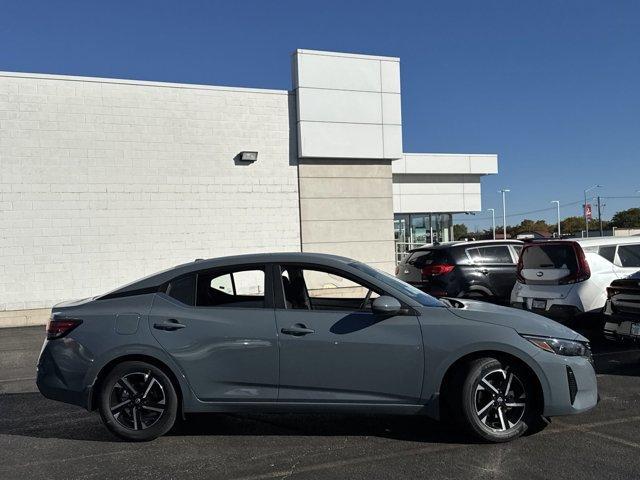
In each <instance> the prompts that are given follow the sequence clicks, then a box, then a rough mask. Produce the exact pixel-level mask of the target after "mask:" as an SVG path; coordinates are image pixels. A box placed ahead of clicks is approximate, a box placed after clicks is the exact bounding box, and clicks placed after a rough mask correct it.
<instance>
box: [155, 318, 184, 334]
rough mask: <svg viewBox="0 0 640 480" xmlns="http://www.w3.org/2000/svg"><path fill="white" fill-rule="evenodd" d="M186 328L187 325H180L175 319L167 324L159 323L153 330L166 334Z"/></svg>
mask: <svg viewBox="0 0 640 480" xmlns="http://www.w3.org/2000/svg"><path fill="white" fill-rule="evenodd" d="M184 327H186V325H183V324H182V323H178V321H177V320H175V319H173V318H172V319H171V320H167V321H166V322H159V323H154V324H153V328H155V329H157V330H164V331H166V332H173V331H175V330H180V329H181V328H184Z"/></svg>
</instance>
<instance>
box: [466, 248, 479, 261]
mask: <svg viewBox="0 0 640 480" xmlns="http://www.w3.org/2000/svg"><path fill="white" fill-rule="evenodd" d="M467 255H469V258H470V259H471V261H472V262H474V263H480V260H481V259H480V252H479V251H478V249H477V248H468V249H467Z"/></svg>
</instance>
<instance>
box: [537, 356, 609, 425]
mask: <svg viewBox="0 0 640 480" xmlns="http://www.w3.org/2000/svg"><path fill="white" fill-rule="evenodd" d="M536 360H538V363H539V364H540V366H541V367H542V368H543V370H544V372H545V374H546V379H547V382H548V391H546V392H545V399H544V411H543V415H545V416H549V417H552V416H557V415H572V414H576V413H581V412H585V411H587V410H590V409H592V408H593V407H595V406H596V405H597V403H598V383H597V380H596V372H595V370H594V369H593V365H592V363H591V360H590V359H589V358H586V357H565V356H561V355H556V354H552V353H548V352H541V353H540V355H538V356H537V358H536Z"/></svg>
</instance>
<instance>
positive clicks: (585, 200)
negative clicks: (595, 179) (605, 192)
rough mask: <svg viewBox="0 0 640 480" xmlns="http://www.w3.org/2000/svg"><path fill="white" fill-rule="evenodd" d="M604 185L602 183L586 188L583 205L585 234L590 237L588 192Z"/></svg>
mask: <svg viewBox="0 0 640 480" xmlns="http://www.w3.org/2000/svg"><path fill="white" fill-rule="evenodd" d="M599 187H602V185H594V186H592V187H589V188H585V189H584V205H583V206H582V207H583V208H582V210H583V213H584V230H585V232H584V233H585V235H586V236H587V238H589V216H588V215H587V193H588V192H590V191H591V190H593V189H594V188H599Z"/></svg>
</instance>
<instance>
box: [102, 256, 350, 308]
mask: <svg viewBox="0 0 640 480" xmlns="http://www.w3.org/2000/svg"><path fill="white" fill-rule="evenodd" d="M354 262H357V260H353V259H351V258H347V257H341V256H338V255H330V254H325V253H308V252H280V253H250V254H244V255H231V256H226V257H216V258H208V259H196V260H194V261H192V262H188V263H183V264H181V265H176V266H174V267H170V268H168V269H166V270H162V271H160V272H156V273H153V274H151V275H148V276H146V277H144V278H141V279H138V280H135V281H133V282H131V283H129V284H127V285H124V286H122V287H119V288H117V289H115V290H112V291H110V292H108V293H105V294H104V295H100V298H103V297H108V296H109V297H110V296H113V295H116V294H120V293H125V292H132V291H138V290H145V289H150V288H154V287H157V286H159V285H162V284H163V283H166V282H168V281H170V280H172V279H174V278H176V277H179V276H181V275H186V274H189V273H192V272H197V271H200V270H207V269H209V268H217V267H231V266H234V265H247V264H248V265H250V264H258V263H313V264H320V265H324V266H328V267H332V266H333V267H338V268H339V267H344V266H345V265H348V264H350V263H354Z"/></svg>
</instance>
